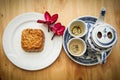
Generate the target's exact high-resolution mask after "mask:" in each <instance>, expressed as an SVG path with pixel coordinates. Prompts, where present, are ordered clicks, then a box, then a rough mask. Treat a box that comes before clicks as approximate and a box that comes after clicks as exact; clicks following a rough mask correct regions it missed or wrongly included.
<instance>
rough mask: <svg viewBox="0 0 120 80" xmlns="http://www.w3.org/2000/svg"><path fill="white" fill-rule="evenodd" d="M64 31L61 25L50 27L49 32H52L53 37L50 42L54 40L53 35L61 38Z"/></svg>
mask: <svg viewBox="0 0 120 80" xmlns="http://www.w3.org/2000/svg"><path fill="white" fill-rule="evenodd" d="M64 30H65V26H63V25H61V23H56V24H55V25H54V26H53V27H51V31H53V33H54V35H53V37H52V38H51V40H52V39H53V38H54V36H55V35H58V36H61V35H63V33H64Z"/></svg>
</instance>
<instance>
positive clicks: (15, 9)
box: [0, 0, 120, 80]
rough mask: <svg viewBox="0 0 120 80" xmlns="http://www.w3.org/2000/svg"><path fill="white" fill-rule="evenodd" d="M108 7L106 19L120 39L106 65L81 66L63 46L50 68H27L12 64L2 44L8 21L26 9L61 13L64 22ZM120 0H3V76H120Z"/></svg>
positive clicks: (108, 79)
mask: <svg viewBox="0 0 120 80" xmlns="http://www.w3.org/2000/svg"><path fill="white" fill-rule="evenodd" d="M102 7H105V8H106V9H107V13H106V16H105V21H106V22H107V23H109V24H111V25H113V26H114V28H115V29H116V30H117V33H118V42H117V44H116V46H115V47H114V48H113V50H112V52H111V55H110V56H109V57H108V59H107V63H106V64H104V65H101V64H99V65H96V66H91V67H87V66H82V65H79V64H77V63H75V62H73V61H72V60H71V59H70V58H69V57H68V56H67V55H66V53H65V51H64V49H63V48H62V50H61V53H60V56H59V57H58V58H57V60H56V61H55V62H54V63H53V64H52V65H50V66H49V67H48V68H45V69H43V70H38V71H33V72H32V71H25V70H22V69H20V68H18V67H16V66H15V65H13V64H12V63H11V62H10V61H9V60H8V59H7V57H6V56H5V53H4V51H3V48H2V34H3V31H4V29H5V28H6V26H7V24H8V23H9V21H11V20H12V19H13V18H15V17H16V16H17V15H20V14H22V13H25V12H39V13H44V12H45V11H48V12H50V13H51V14H54V13H58V14H59V19H58V21H60V22H61V23H62V24H64V25H65V26H67V24H68V23H69V22H70V21H71V20H73V19H74V18H77V17H80V16H85V15H91V16H97V17H98V16H99V13H100V9H101V8H102ZM119 51H120V0H0V80H120V52H119Z"/></svg>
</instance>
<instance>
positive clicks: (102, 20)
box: [95, 8, 106, 25]
mask: <svg viewBox="0 0 120 80" xmlns="http://www.w3.org/2000/svg"><path fill="white" fill-rule="evenodd" d="M105 13H106V9H105V8H102V9H101V11H100V16H99V18H98V19H97V21H96V23H95V25H97V24H103V23H104V17H105Z"/></svg>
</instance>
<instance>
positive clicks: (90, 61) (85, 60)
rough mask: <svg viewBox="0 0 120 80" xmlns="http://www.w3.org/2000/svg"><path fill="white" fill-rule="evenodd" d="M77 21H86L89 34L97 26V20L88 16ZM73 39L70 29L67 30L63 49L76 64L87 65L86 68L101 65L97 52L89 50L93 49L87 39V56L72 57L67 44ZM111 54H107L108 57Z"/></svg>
mask: <svg viewBox="0 0 120 80" xmlns="http://www.w3.org/2000/svg"><path fill="white" fill-rule="evenodd" d="M76 20H82V21H84V22H85V23H86V25H87V27H88V33H89V31H90V29H91V28H92V27H93V25H94V24H95V22H96V20H97V18H95V17H91V16H88V17H80V18H78V19H76ZM85 37H87V35H86V36H85ZM71 38H73V37H72V36H71V35H70V34H69V32H68V28H66V30H65V32H64V35H63V47H64V49H65V51H66V54H67V55H68V56H69V57H70V58H71V59H72V60H73V61H75V62H76V63H78V64H82V65H86V66H87V65H96V64H98V63H99V62H98V59H97V56H98V55H96V54H94V53H96V51H95V50H93V51H92V50H89V49H91V48H90V47H89V46H90V45H89V44H88V42H87V40H86V41H85V38H83V39H84V41H85V42H86V44H87V50H86V52H85V54H84V55H83V56H81V57H75V56H72V55H71V54H70V53H69V51H68V48H67V43H68V41H69V40H70V39H71ZM109 52H110V51H108V52H107V54H106V55H107V56H108V55H109Z"/></svg>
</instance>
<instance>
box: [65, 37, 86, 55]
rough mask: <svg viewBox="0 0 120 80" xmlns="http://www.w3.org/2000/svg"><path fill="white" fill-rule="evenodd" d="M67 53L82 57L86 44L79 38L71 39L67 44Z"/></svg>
mask: <svg viewBox="0 0 120 80" xmlns="http://www.w3.org/2000/svg"><path fill="white" fill-rule="evenodd" d="M67 47H68V51H69V52H70V54H71V55H73V56H82V55H84V53H85V52H86V43H85V42H84V41H83V40H82V39H80V38H72V39H70V40H69V41H68V44H67Z"/></svg>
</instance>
